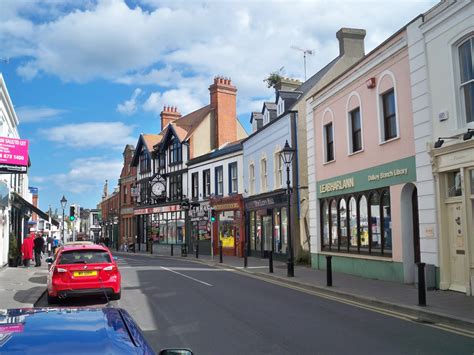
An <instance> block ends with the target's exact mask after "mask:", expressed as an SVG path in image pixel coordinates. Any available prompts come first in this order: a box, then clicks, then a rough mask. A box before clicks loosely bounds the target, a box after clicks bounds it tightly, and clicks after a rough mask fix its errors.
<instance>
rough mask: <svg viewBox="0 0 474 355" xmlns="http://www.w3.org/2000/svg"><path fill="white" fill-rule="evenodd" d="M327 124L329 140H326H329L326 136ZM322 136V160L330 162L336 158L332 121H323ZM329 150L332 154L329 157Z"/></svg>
mask: <svg viewBox="0 0 474 355" xmlns="http://www.w3.org/2000/svg"><path fill="white" fill-rule="evenodd" d="M329 126H331V142H329V141H328V140H329V137H328V132H329V131H328V128H329ZM323 136H324V162H325V163H331V162H333V161H335V160H336V154H335V146H334V121H330V122H326V123H324V125H323ZM329 148H331V149H329ZM329 151H331V155H332V156H331V157H330V154H329ZM330 158H331V159H330Z"/></svg>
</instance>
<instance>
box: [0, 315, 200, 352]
mask: <svg viewBox="0 0 474 355" xmlns="http://www.w3.org/2000/svg"><path fill="white" fill-rule="evenodd" d="M0 353H1V354H5V355H7V354H8V355H10V354H31V355H35V354H50V355H53V354H71V355H76V354H77V355H83V354H88V355H92V354H114V355H122V354H123V355H129V354H141V355H152V354H155V352H154V351H153V349H152V348H151V346H150V345H149V344H148V342H147V341H146V339H145V337H144V336H143V334H142V332H141V330H140V327H139V326H138V325H137V324H136V323H135V321H134V320H133V318H132V317H131V316H130V315H129V314H128V312H127V311H125V310H123V309H120V308H111V307H105V308H85V307H84V308H83V307H81V308H24V309H9V310H0ZM160 354H161V355H176V354H180V355H192V352H191V351H189V350H186V349H164V350H162V351H160Z"/></svg>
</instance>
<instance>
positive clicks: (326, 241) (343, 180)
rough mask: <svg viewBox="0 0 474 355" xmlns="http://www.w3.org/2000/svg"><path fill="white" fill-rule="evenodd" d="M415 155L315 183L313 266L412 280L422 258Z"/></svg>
mask: <svg viewBox="0 0 474 355" xmlns="http://www.w3.org/2000/svg"><path fill="white" fill-rule="evenodd" d="M414 181H416V167H415V158H414V157H409V158H405V159H400V160H396V161H394V162H391V163H388V164H382V165H379V166H376V167H372V168H369V169H364V170H361V171H357V172H354V173H351V174H345V175H342V176H337V177H334V178H331V179H326V180H322V181H320V182H318V183H317V194H318V201H319V212H320V215H319V217H320V219H319V220H320V230H319V233H320V248H319V249H320V252H319V253H318V254H313V256H312V258H313V260H312V262H313V266H316V267H317V268H321V269H324V268H325V266H326V255H332V256H333V258H332V265H333V270H334V271H339V272H344V273H348V274H354V275H359V276H363V277H368V278H375V279H382V280H389V281H398V282H407V283H411V282H413V281H414V278H415V271H416V270H415V262H416V261H419V258H420V257H419V232H418V207H417V192H416V187H415V185H414V184H413V182H414Z"/></svg>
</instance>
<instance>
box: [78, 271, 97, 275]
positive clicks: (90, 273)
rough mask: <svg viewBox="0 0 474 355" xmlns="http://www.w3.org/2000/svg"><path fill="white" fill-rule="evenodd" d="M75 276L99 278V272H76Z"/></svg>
mask: <svg viewBox="0 0 474 355" xmlns="http://www.w3.org/2000/svg"><path fill="white" fill-rule="evenodd" d="M74 276H97V271H74Z"/></svg>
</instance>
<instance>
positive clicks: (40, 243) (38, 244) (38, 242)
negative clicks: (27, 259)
mask: <svg viewBox="0 0 474 355" xmlns="http://www.w3.org/2000/svg"><path fill="white" fill-rule="evenodd" d="M43 247H44V239H43V236H42V235H41V234H38V235H37V236H36V238H35V240H34V250H35V267H39V266H41V253H42V252H43Z"/></svg>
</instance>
